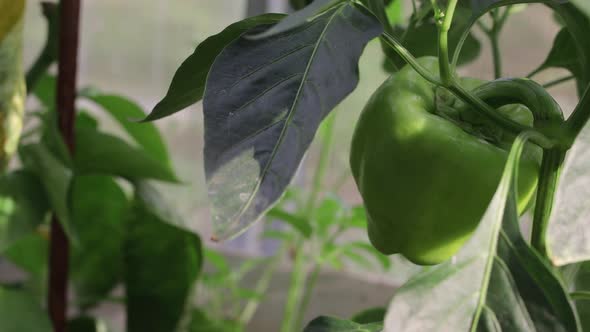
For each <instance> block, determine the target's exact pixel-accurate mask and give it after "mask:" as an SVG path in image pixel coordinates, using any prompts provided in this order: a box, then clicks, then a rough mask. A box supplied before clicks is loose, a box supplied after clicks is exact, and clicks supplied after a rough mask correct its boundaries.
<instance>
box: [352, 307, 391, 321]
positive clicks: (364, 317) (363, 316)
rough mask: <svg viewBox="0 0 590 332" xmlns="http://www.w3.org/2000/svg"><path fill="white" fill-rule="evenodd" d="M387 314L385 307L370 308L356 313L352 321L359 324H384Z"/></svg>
mask: <svg viewBox="0 0 590 332" xmlns="http://www.w3.org/2000/svg"><path fill="white" fill-rule="evenodd" d="M386 312H387V309H386V308H383V307H377V308H370V309H367V310H363V311H361V312H359V313H356V314H355V315H354V316H352V318H351V320H352V321H353V322H355V323H359V324H368V323H383V321H384V320H385V313H386Z"/></svg>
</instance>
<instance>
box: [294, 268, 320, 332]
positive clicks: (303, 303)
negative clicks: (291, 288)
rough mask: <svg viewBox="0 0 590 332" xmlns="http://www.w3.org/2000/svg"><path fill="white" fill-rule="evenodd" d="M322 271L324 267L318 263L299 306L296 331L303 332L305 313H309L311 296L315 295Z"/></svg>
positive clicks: (310, 276)
mask: <svg viewBox="0 0 590 332" xmlns="http://www.w3.org/2000/svg"><path fill="white" fill-rule="evenodd" d="M321 270H322V265H321V264H319V263H316V264H315V266H314V268H313V270H312V271H311V274H310V275H309V278H308V280H307V284H306V285H305V294H304V295H303V299H302V300H301V304H300V305H299V312H298V314H297V327H296V329H295V331H302V330H303V326H302V325H303V320H304V319H305V313H306V312H307V307H308V306H309V303H310V301H311V296H312V294H313V290H314V288H315V285H316V282H317V281H318V277H319V276H320V272H321Z"/></svg>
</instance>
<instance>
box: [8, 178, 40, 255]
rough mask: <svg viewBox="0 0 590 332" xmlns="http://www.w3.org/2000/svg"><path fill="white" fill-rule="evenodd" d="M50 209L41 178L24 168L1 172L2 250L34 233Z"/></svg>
mask: <svg viewBox="0 0 590 332" xmlns="http://www.w3.org/2000/svg"><path fill="white" fill-rule="evenodd" d="M48 212H49V203H48V198H47V196H46V195H45V189H44V188H43V185H42V184H41V182H40V181H39V178H37V177H36V176H35V175H33V174H32V173H30V172H25V171H16V172H11V173H8V174H5V175H3V176H0V252H2V251H4V250H5V249H6V248H8V247H9V246H11V245H12V244H14V243H15V242H16V241H18V240H19V239H20V238H22V237H23V236H26V235H28V234H30V233H33V232H34V231H35V229H36V227H37V226H39V224H41V222H43V220H44V219H45V216H46V215H47V213H48Z"/></svg>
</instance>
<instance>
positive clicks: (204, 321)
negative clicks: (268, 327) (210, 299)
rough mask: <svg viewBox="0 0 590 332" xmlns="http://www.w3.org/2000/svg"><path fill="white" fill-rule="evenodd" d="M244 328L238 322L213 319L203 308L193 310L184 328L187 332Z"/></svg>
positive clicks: (227, 331)
mask: <svg viewBox="0 0 590 332" xmlns="http://www.w3.org/2000/svg"><path fill="white" fill-rule="evenodd" d="M243 330H244V328H243V327H242V326H240V324H239V323H238V322H234V321H230V320H215V319H212V318H211V317H208V316H207V315H206V314H205V312H204V311H203V310H198V309H196V310H193V312H192V313H191V319H190V322H189V325H188V327H187V329H186V331H187V332H241V331H243Z"/></svg>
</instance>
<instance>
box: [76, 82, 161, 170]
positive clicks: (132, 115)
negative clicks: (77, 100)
mask: <svg viewBox="0 0 590 332" xmlns="http://www.w3.org/2000/svg"><path fill="white" fill-rule="evenodd" d="M80 95H81V96H83V97H85V98H87V99H89V100H91V101H93V102H94V103H96V104H97V105H99V106H100V107H101V108H102V109H103V110H105V111H106V112H107V113H109V114H110V115H111V116H112V117H113V118H114V119H115V120H117V122H118V123H119V124H120V125H121V126H122V127H123V129H125V130H126V131H127V133H128V134H129V135H130V136H131V137H132V138H133V139H134V140H135V142H136V143H137V144H139V145H140V146H141V147H142V148H143V149H144V150H145V151H146V152H148V153H150V155H151V156H152V157H154V158H155V159H157V160H160V161H161V162H164V163H166V164H167V165H169V164H170V157H169V156H168V150H167V148H166V144H165V143H164V140H163V139H162V135H160V132H159V131H158V128H156V126H155V125H153V124H151V123H144V124H141V123H136V122H133V121H131V120H132V119H141V118H143V117H145V114H144V112H143V110H142V108H141V107H140V106H139V105H138V104H137V103H135V102H133V101H132V100H129V99H127V98H126V97H123V96H118V95H111V94H103V93H100V92H99V91H98V90H96V89H85V90H83V91H81V92H80Z"/></svg>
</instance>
